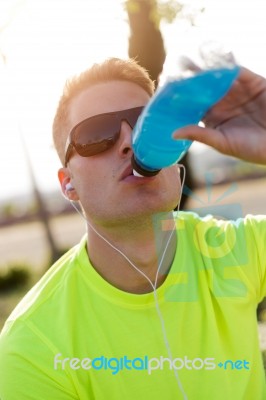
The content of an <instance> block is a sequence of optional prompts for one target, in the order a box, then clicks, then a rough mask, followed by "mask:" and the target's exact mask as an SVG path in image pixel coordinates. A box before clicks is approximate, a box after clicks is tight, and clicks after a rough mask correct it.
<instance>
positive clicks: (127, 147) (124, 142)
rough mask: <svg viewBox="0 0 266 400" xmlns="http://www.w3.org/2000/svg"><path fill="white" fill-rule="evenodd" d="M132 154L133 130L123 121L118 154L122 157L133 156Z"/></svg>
mask: <svg viewBox="0 0 266 400" xmlns="http://www.w3.org/2000/svg"><path fill="white" fill-rule="evenodd" d="M132 152H133V151H132V128H131V126H130V125H129V124H128V123H127V122H126V121H122V123H121V130H120V137H119V141H118V153H119V155H120V157H125V156H129V155H130V156H131V155H132Z"/></svg>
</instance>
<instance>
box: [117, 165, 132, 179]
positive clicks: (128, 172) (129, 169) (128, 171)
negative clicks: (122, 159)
mask: <svg viewBox="0 0 266 400" xmlns="http://www.w3.org/2000/svg"><path fill="white" fill-rule="evenodd" d="M131 175H132V176H133V168H132V165H129V166H128V167H127V168H126V169H125V170H124V171H123V173H122V175H121V177H120V181H122V180H123V179H126V178H127V177H128V176H131Z"/></svg>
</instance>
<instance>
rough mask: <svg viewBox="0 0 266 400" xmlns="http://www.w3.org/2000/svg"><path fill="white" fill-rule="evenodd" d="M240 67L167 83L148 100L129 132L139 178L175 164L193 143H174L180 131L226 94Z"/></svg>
mask: <svg viewBox="0 0 266 400" xmlns="http://www.w3.org/2000/svg"><path fill="white" fill-rule="evenodd" d="M239 70H240V68H239V67H238V66H234V67H233V68H219V69H211V70H207V71H203V72H200V73H198V74H197V75H195V76H193V77H190V78H186V79H180V80H173V81H169V82H167V83H166V84H165V85H164V86H162V87H161V88H160V89H159V90H157V92H156V94H155V95H154V96H153V97H152V99H151V100H150V101H149V103H148V104H147V106H146V107H145V109H144V110H143V112H142V114H141V115H140V117H139V119H138V122H137V124H136V126H135V128H134V130H133V133H132V147H133V153H134V154H133V157H132V166H133V169H134V171H135V172H137V174H139V175H142V176H152V175H156V174H157V173H158V172H159V171H160V169H162V168H166V167H169V166H171V165H173V164H175V163H176V162H178V161H179V160H180V159H181V158H182V157H183V156H184V155H185V154H186V152H187V151H188V149H189V147H190V146H191V144H192V141H190V140H185V139H184V140H176V139H173V138H172V134H173V132H174V131H176V130H177V129H179V128H182V127H185V126H188V125H197V124H198V123H199V122H200V121H201V120H202V118H203V117H204V115H205V114H206V113H207V111H208V110H209V109H210V108H211V107H212V106H213V105H214V104H215V103H217V102H218V101H219V100H221V99H222V97H224V95H225V94H226V93H227V92H228V90H229V89H230V87H231V85H232V84H233V82H234V80H235V79H236V78H237V76H238V74H239Z"/></svg>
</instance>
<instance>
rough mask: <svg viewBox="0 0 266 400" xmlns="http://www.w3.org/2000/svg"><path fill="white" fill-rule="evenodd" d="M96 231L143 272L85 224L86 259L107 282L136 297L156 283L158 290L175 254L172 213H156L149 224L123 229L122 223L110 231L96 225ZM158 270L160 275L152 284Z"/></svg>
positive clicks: (146, 291) (144, 223) (143, 223)
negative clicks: (86, 239)
mask: <svg viewBox="0 0 266 400" xmlns="http://www.w3.org/2000/svg"><path fill="white" fill-rule="evenodd" d="M166 225H167V226H166ZM95 229H96V230H97V231H98V232H99V233H100V234H101V235H102V236H103V237H104V238H105V239H106V240H107V241H108V242H110V243H111V244H112V246H115V247H116V248H117V249H119V250H120V251H121V252H122V253H123V254H125V256H126V257H127V258H128V259H129V260H130V261H131V263H132V264H133V265H134V266H135V267H136V268H138V269H139V270H140V271H141V272H142V273H141V272H139V271H137V270H136V269H135V268H134V267H133V266H132V264H131V263H130V262H129V261H128V260H127V259H126V258H125V257H123V255H122V254H121V253H120V252H118V251H117V250H115V249H114V248H113V247H111V246H110V244H108V243H107V242H106V241H105V240H103V239H102V238H101V237H99V235H97V233H96V232H95V231H94V230H93V229H92V227H91V226H89V225H88V245H87V249H88V254H89V258H90V261H91V263H92V265H93V267H94V268H95V269H96V270H97V272H98V273H99V274H100V275H101V276H102V277H103V278H104V279H105V280H106V281H108V282H109V283H110V284H112V285H113V286H115V287H117V288H119V289H121V290H124V291H126V292H130V293H136V294H141V293H148V292H151V291H152V290H153V287H152V285H155V283H156V287H158V286H160V285H161V284H162V283H163V282H164V280H165V278H166V276H167V273H168V271H169V268H170V266H171V264H172V261H173V258H174V255H175V251H176V241H177V238H176V233H175V223H174V220H173V214H172V213H167V214H166V213H164V214H159V215H156V217H154V216H153V217H152V219H150V220H149V221H146V222H143V221H142V223H141V224H136V223H135V224H134V225H133V226H131V225H130V224H127V227H126V229H125V224H123V226H122V227H116V228H114V227H113V226H112V228H111V229H108V227H104V228H103V227H99V226H97V227H96V228H95ZM173 230H174V232H173V234H172V235H171V233H172V231H173ZM170 235H171V238H170ZM169 238H170V241H169ZM168 242H169V243H168ZM166 246H167V249H166V251H165V248H166ZM158 268H160V273H159V274H158V279H157V282H155V280H156V274H157V270H158ZM143 274H145V275H146V277H148V278H149V280H150V281H151V282H152V284H151V282H149V280H148V279H147V278H146V277H145V276H144V275H143Z"/></svg>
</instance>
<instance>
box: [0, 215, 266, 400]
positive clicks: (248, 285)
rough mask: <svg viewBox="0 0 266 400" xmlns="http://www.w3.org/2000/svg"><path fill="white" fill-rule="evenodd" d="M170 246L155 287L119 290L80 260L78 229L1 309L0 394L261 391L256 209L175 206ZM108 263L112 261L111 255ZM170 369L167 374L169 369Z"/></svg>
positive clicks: (260, 234) (154, 396) (261, 272)
mask: <svg viewBox="0 0 266 400" xmlns="http://www.w3.org/2000/svg"><path fill="white" fill-rule="evenodd" d="M177 231H178V246H177V251H176V254H175V259H174V261H173V265H172V268H171V271H170V273H169V274H168V276H167V278H166V280H165V281H164V283H163V284H162V285H161V286H160V287H159V288H158V289H157V298H158V304H159V307H160V310H161V314H162V316H163V319H164V324H165V330H166V334H167V338H168V342H169V345H170V348H171V353H172V358H171V359H170V358H169V354H168V351H167V349H166V345H165V341H164V339H163V333H162V326H161V322H160V319H159V317H158V314H157V311H156V307H155V303H154V294H153V293H148V294H143V295H136V294H130V293H126V292H123V291H121V290H119V289H117V288H115V287H113V286H111V285H110V284H109V283H108V282H106V281H105V280H104V279H103V278H102V277H101V276H99V274H98V273H97V272H96V271H95V269H94V268H93V267H92V266H91V265H90V262H89V259H88V256H87V252H86V238H83V240H82V241H81V243H80V244H79V245H78V246H76V247H74V248H73V249H71V250H70V251H69V252H68V253H67V254H66V255H65V256H63V257H62V258H61V259H60V260H59V261H58V262H57V263H56V264H55V265H54V266H53V267H52V268H51V269H50V270H49V271H48V272H47V273H46V274H45V275H44V277H43V278H42V279H41V280H40V282H39V283H38V284H37V285H36V286H35V287H34V288H33V289H32V290H31V291H30V292H29V293H28V294H27V295H26V297H25V298H24V299H23V300H22V302H21V303H20V304H19V305H18V306H17V308H16V309H15V310H14V312H13V313H12V314H11V316H10V317H9V319H8V321H7V322H6V325H5V327H4V329H3V331H2V335H1V340H0V371H1V373H0V398H1V400H41V399H42V400H43V399H49V400H51V399H55V400H70V399H80V400H106V399H108V400H124V399H126V400H131V399H132V400H133V399H134V400H136V399H137V400H162V399H164V400H172V399H183V398H186V397H184V396H183V395H182V393H181V390H182V389H180V387H179V386H178V383H177V379H179V381H180V383H181V385H182V388H183V390H184V392H185V393H186V396H187V399H189V400H209V399H210V400H224V399H226V400H250V399H256V400H262V399H266V389H265V379H264V371H263V366H262V359H261V354H260V350H259V340H258V332H257V322H256V306H257V304H258V302H259V301H260V300H261V299H262V298H263V297H264V296H265V293H266V278H265V276H266V257H265V243H266V217H263V216H261V217H256V218H255V217H246V218H245V219H241V220H238V221H237V222H229V221H216V220H214V219H213V218H211V217H206V218H204V219H200V218H199V217H198V216H197V215H196V214H193V213H182V212H180V213H179V214H178V219H177ZM110 262H111V260H110ZM175 373H177V376H175Z"/></svg>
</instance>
